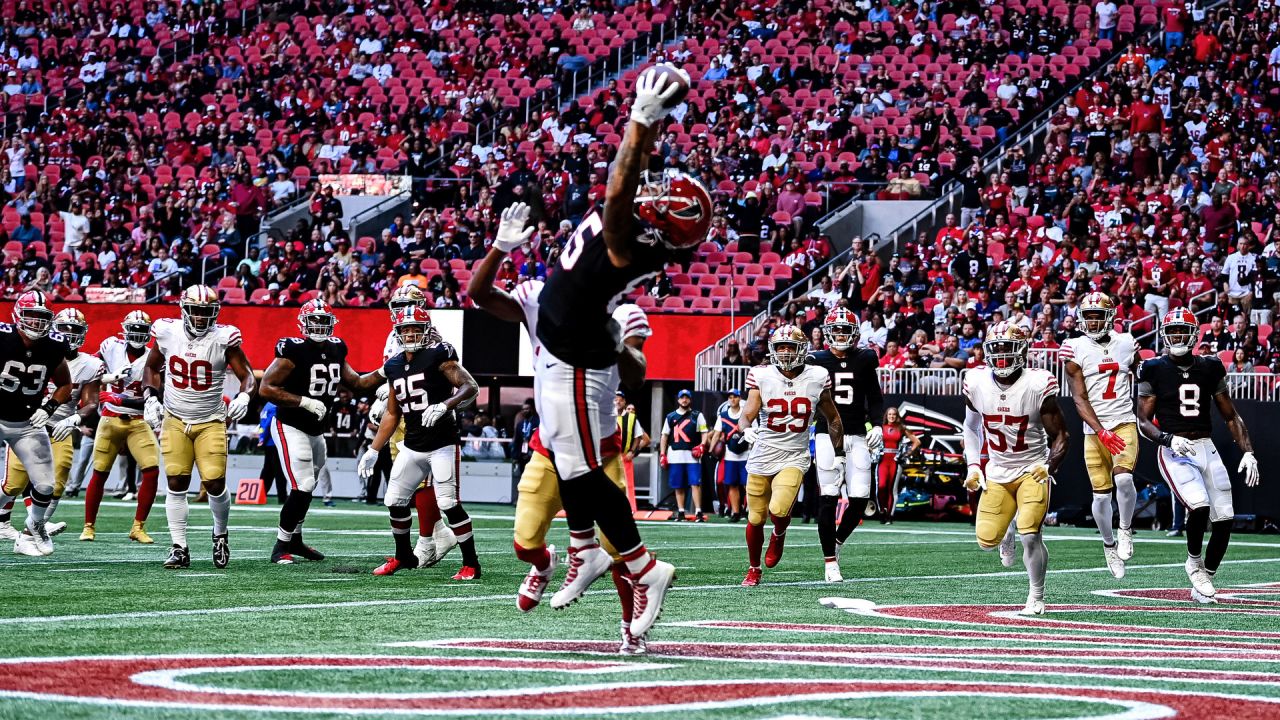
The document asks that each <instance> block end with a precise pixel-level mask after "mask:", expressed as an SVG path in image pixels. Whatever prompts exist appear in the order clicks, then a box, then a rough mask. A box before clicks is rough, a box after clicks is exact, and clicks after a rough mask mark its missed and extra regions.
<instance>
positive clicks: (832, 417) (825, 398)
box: [818, 388, 844, 457]
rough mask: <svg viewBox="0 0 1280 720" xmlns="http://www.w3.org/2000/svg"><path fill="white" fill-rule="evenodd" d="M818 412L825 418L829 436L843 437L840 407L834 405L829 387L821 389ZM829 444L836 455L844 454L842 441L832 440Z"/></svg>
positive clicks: (841, 455)
mask: <svg viewBox="0 0 1280 720" xmlns="http://www.w3.org/2000/svg"><path fill="white" fill-rule="evenodd" d="M818 412H821V413H822V416H823V417H825V418H826V419H827V432H828V433H830V435H831V437H833V438H842V437H844V422H843V421H842V420H841V419H840V408H838V407H836V401H835V398H833V397H831V388H827V389H826V390H823V391H822V394H821V395H819V396H818ZM831 445H832V447H834V448H835V451H836V457H843V456H844V443H843V442H833V443H831Z"/></svg>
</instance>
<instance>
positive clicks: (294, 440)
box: [271, 419, 329, 493]
mask: <svg viewBox="0 0 1280 720" xmlns="http://www.w3.org/2000/svg"><path fill="white" fill-rule="evenodd" d="M271 439H272V441H274V442H275V444H276V452H277V453H279V454H280V467H281V469H283V470H284V475H285V477H287V478H289V485H290V486H291V487H292V488H293V489H294V490H301V491H302V492H305V493H314V492H315V489H316V478H317V476H318V475H319V474H320V470H322V469H324V466H325V464H326V463H328V462H329V455H328V452H327V451H326V449H325V445H324V438H323V437H321V436H319V435H308V434H307V433H305V432H303V431H301V430H299V429H298V428H296V427H293V426H292V425H285V424H284V423H282V422H280V420H279V419H277V420H275V421H274V422H272V423H271Z"/></svg>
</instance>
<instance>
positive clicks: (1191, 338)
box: [1160, 323, 1196, 356]
mask: <svg viewBox="0 0 1280 720" xmlns="http://www.w3.org/2000/svg"><path fill="white" fill-rule="evenodd" d="M1160 334H1161V335H1162V336H1164V342H1165V345H1167V346H1168V347H1169V354H1170V355H1178V356H1182V355H1186V354H1187V353H1189V352H1191V346H1192V345H1193V344H1195V339H1196V328H1194V327H1192V326H1190V325H1184V324H1182V323H1169V324H1167V325H1165V326H1164V327H1162V328H1160Z"/></svg>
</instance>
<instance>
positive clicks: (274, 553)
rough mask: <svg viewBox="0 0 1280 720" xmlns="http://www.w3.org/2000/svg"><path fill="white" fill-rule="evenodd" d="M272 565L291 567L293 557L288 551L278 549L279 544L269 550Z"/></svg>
mask: <svg viewBox="0 0 1280 720" xmlns="http://www.w3.org/2000/svg"><path fill="white" fill-rule="evenodd" d="M271 564H272V565H292V564H293V556H292V555H290V554H289V551H288V549H286V548H282V547H280V543H276V546H275V547H274V548H272V549H271Z"/></svg>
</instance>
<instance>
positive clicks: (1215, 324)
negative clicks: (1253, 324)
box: [1200, 315, 1231, 353]
mask: <svg viewBox="0 0 1280 720" xmlns="http://www.w3.org/2000/svg"><path fill="white" fill-rule="evenodd" d="M1200 342H1201V343H1202V344H1204V345H1206V346H1208V350H1209V352H1210V353H1219V352H1222V351H1223V350H1230V349H1231V333H1229V332H1228V331H1227V329H1226V327H1225V325H1224V323H1223V320H1222V316H1221V315H1214V316H1213V319H1211V320H1210V321H1209V329H1207V330H1205V331H1204V334H1203V335H1202V336H1201V337H1200Z"/></svg>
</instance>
